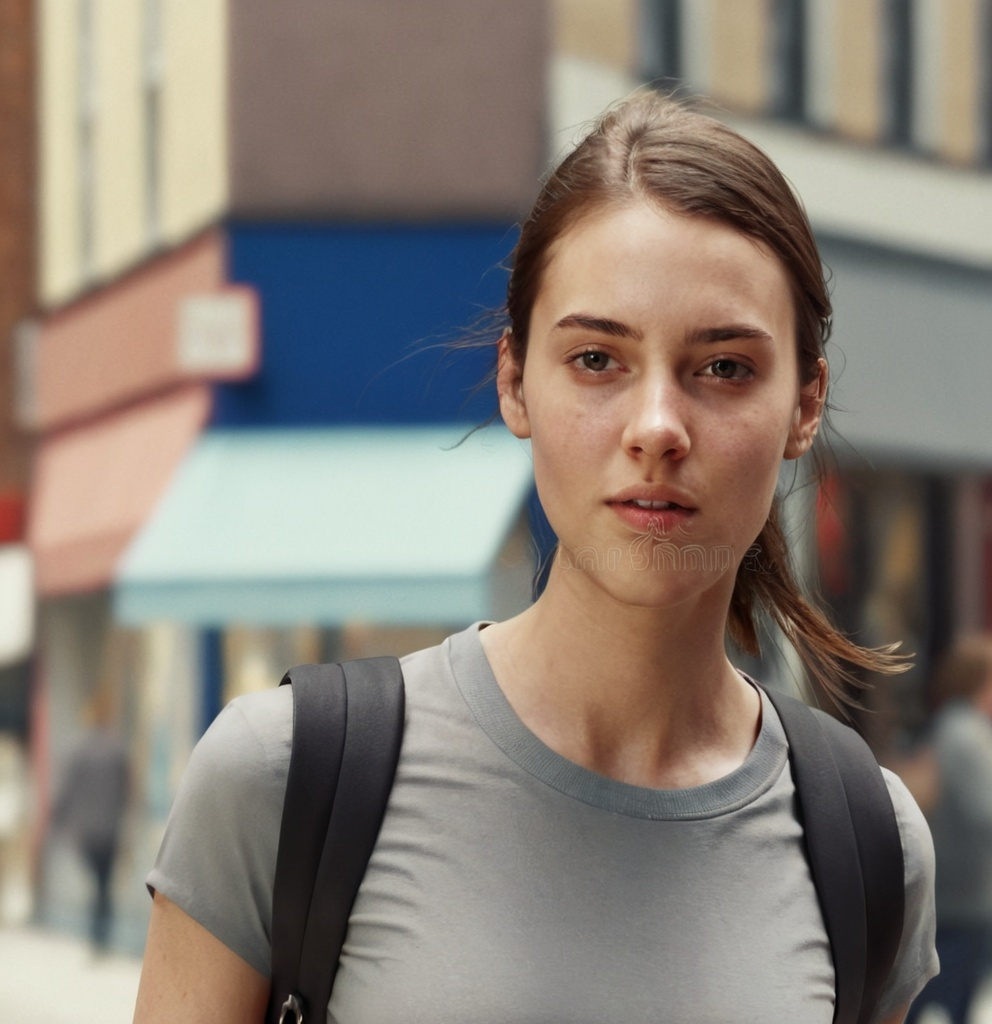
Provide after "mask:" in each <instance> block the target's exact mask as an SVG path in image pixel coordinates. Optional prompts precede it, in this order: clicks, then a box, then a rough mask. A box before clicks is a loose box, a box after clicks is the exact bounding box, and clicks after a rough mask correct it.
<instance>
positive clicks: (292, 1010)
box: [279, 993, 303, 1024]
mask: <svg viewBox="0 0 992 1024" xmlns="http://www.w3.org/2000/svg"><path fill="white" fill-rule="evenodd" d="M279 1024H303V1003H302V1002H301V1001H300V999H299V998H298V997H297V996H296V994H295V993H290V995H289V998H287V1000H286V1002H284V1003H283V1004H282V1009H281V1010H280V1012H279Z"/></svg>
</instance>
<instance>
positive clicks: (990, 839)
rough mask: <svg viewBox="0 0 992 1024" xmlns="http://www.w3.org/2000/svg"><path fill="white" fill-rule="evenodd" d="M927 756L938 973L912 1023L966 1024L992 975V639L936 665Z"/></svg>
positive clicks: (959, 646)
mask: <svg viewBox="0 0 992 1024" xmlns="http://www.w3.org/2000/svg"><path fill="white" fill-rule="evenodd" d="M933 696H934V702H935V706H936V716H935V718H934V721H933V723H932V726H931V739H930V744H929V751H928V752H927V753H928V754H930V755H932V756H931V757H930V760H931V761H932V763H933V765H934V769H935V772H936V778H935V779H933V780H932V789H933V791H934V793H935V798H934V803H933V806H932V808H930V809H929V810H928V816H929V819H930V828H931V830H932V832H933V843H934V849H935V851H936V855H937V876H936V899H937V952H938V954H939V955H940V974H939V975H938V976H937V977H936V978H934V979H933V980H932V981H931V982H930V983H929V984H928V985H927V987H926V988H925V989H924V990H923V993H922V994H921V995H920V998H919V1000H918V1001H917V1003H916V1006H915V1007H914V1010H913V1013H912V1015H911V1017H910V1020H911V1021H915V1020H917V1018H918V1017H919V1014H920V1011H921V1010H922V1009H923V1008H924V1007H926V1006H929V1005H934V1006H939V1007H941V1008H942V1009H943V1010H945V1011H946V1012H947V1014H948V1015H949V1017H950V1020H951V1024H967V1022H968V1020H969V1013H970V1012H971V1007H972V1006H973V1004H974V1002H975V997H976V995H977V993H978V990H979V988H980V987H981V985H982V982H983V981H985V980H986V979H987V978H988V977H989V974H990V972H992V635H990V634H987V633H985V634H974V635H970V636H966V637H963V638H961V639H960V640H958V641H957V643H956V644H955V645H954V646H953V647H952V648H951V650H950V651H949V652H948V654H947V655H946V656H945V658H944V659H943V661H942V662H941V664H940V665H939V666H938V669H937V672H936V675H935V678H934V687H933Z"/></svg>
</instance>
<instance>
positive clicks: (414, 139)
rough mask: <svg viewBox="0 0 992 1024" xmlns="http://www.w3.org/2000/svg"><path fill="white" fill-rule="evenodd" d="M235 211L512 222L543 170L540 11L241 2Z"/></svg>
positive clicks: (544, 40) (465, 0)
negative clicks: (508, 218)
mask: <svg viewBox="0 0 992 1024" xmlns="http://www.w3.org/2000/svg"><path fill="white" fill-rule="evenodd" d="M230 19H231V28H230V33H231V52H230V62H231V63H230V99H229V104H230V106H229V109H230V143H231V152H230V173H231V199H232V206H233V210H234V212H235V214H242V215H251V216H263V217H264V216H287V215H290V216H297V215H301V216H331V217H354V218H373V219H376V218H390V219H396V218H399V219H410V220H417V219H425V218H438V217H440V218H445V219H461V218H503V217H511V218H514V217H517V216H519V215H520V214H521V213H522V212H524V211H525V210H526V209H527V207H528V206H529V204H530V201H531V199H532V198H533V196H534V194H535V192H536V187H537V178H538V175H539V174H540V172H541V170H542V169H543V164H544V138H545V130H544V129H545V103H546V99H545V95H546V85H545V78H546V68H547V64H548V57H549V47H550V26H549V20H550V19H549V12H548V5H547V2H546V0H282V2H280V3H277V4H276V3H272V0H237V2H232V3H231V5H230Z"/></svg>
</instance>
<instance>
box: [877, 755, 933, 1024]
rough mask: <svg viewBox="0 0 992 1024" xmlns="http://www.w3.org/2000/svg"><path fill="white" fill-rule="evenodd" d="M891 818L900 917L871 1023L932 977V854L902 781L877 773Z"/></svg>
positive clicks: (925, 830)
mask: <svg viewBox="0 0 992 1024" xmlns="http://www.w3.org/2000/svg"><path fill="white" fill-rule="evenodd" d="M882 771H883V774H884V775H885V781H886V783H887V785H888V787H889V796H890V797H891V798H892V805H893V807H894V808H895V812H896V821H897V822H898V824H899V834H900V837H901V838H902V852H903V859H904V862H905V876H906V911H905V917H904V922H903V930H902V940H901V941H900V943H899V952H898V954H897V956H896V963H895V966H894V967H893V969H892V974H891V975H890V976H889V980H888V983H887V984H886V987H885V990H884V992H883V993H882V998H881V1000H880V1001H879V1006H878V1011H877V1012H876V1014H875V1017H874V1020H875V1021H884V1020H885V1019H886V1018H887V1017H890V1016H891V1015H892V1014H894V1013H895V1012H896V1011H898V1010H899V1009H900V1008H901V1007H903V1006H905V1005H907V1004H908V1003H909V1002H911V1001H912V1000H913V999H914V998H915V997H916V996H917V995H919V993H920V990H921V989H922V988H923V986H924V985H925V984H926V983H927V981H929V980H930V978H932V977H933V976H934V975H935V974H936V973H937V971H938V969H939V965H938V962H937V951H936V948H935V946H934V932H935V929H936V922H935V917H934V890H933V886H934V852H933V840H932V839H931V838H930V829H929V827H928V826H927V823H926V819H925V818H924V817H923V814H922V812H921V811H920V809H919V807H917V805H916V801H915V800H913V798H912V796H910V793H909V790H908V789H906V786H905V785H904V784H903V782H902V780H901V779H900V778H899V777H898V776H897V775H895V774H893V773H892V772H890V771H888V770H887V769H884V768H883V769H882Z"/></svg>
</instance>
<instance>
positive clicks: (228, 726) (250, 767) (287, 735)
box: [190, 686, 293, 778]
mask: <svg viewBox="0 0 992 1024" xmlns="http://www.w3.org/2000/svg"><path fill="white" fill-rule="evenodd" d="M292 745H293V694H292V688H291V687H289V686H273V687H272V689H271V690H261V691H259V692H257V693H251V694H246V695H243V696H240V697H236V698H235V699H234V700H232V701H231V702H230V703H229V704H227V705H226V707H225V708H224V709H223V710H222V711H221V713H220V714H219V715H218V716H217V717H216V718H215V719H214V721H213V723H212V724H211V725H210V728H209V729H207V731H206V732H205V733H204V734H203V737H202V738H201V739H200V741H199V743H198V744H197V745H196V748H195V750H194V752H193V757H192V759H191V762H190V767H191V768H193V767H194V765H195V766H196V767H201V768H206V769H208V770H209V771H211V773H213V772H220V773H222V777H232V778H236V777H238V776H242V775H246V774H247V775H251V774H257V773H258V772H265V773H271V772H275V773H277V774H279V773H284V772H286V771H288V769H289V758H290V754H291V753H292ZM203 762H205V763H203ZM201 763H202V764H201Z"/></svg>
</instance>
